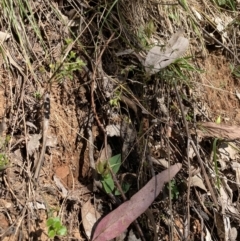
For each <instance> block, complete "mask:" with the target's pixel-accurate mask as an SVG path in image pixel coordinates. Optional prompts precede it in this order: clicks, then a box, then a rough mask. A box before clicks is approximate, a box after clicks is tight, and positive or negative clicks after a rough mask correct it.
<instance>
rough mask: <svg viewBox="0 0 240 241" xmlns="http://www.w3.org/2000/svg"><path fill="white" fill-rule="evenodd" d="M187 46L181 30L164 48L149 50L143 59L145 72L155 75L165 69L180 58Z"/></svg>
mask: <svg viewBox="0 0 240 241" xmlns="http://www.w3.org/2000/svg"><path fill="white" fill-rule="evenodd" d="M188 46H189V41H188V39H186V38H185V37H183V30H179V31H178V32H176V33H175V34H174V35H173V36H172V37H171V39H170V40H169V42H168V45H167V46H166V47H165V48H162V47H160V46H154V47H153V48H152V49H150V50H149V52H148V54H147V57H146V59H145V63H144V66H145V70H146V72H147V73H149V74H155V73H157V72H159V70H161V69H163V68H166V67H167V66H168V65H170V64H171V63H173V62H174V61H175V60H176V59H178V58H180V57H182V56H183V55H184V53H185V52H186V50H187V48H188Z"/></svg>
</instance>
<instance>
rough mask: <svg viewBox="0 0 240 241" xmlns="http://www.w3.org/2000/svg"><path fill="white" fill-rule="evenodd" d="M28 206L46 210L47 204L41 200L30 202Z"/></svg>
mask: <svg viewBox="0 0 240 241" xmlns="http://www.w3.org/2000/svg"><path fill="white" fill-rule="evenodd" d="M28 207H29V208H30V209H35V210H40V209H42V210H46V206H45V204H44V203H40V202H29V203H28Z"/></svg>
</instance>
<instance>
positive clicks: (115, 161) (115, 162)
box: [108, 154, 121, 174]
mask: <svg viewBox="0 0 240 241" xmlns="http://www.w3.org/2000/svg"><path fill="white" fill-rule="evenodd" d="M108 161H109V164H110V167H111V168H112V171H113V172H114V173H115V174H116V173H117V172H118V171H119V168H120V166H121V154H118V155H115V156H113V157H111V158H109V160H108Z"/></svg>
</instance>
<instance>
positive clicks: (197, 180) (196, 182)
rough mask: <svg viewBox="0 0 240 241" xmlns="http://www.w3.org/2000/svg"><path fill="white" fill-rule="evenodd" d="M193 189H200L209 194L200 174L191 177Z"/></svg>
mask: <svg viewBox="0 0 240 241" xmlns="http://www.w3.org/2000/svg"><path fill="white" fill-rule="evenodd" d="M190 185H191V187H199V188H201V189H202V190H204V191H205V192H207V188H206V187H205V185H204V183H203V180H202V178H201V177H200V174H198V175H195V176H193V177H191V184H190Z"/></svg>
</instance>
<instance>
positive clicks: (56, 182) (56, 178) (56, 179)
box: [53, 175, 68, 198]
mask: <svg viewBox="0 0 240 241" xmlns="http://www.w3.org/2000/svg"><path fill="white" fill-rule="evenodd" d="M53 181H54V182H55V184H56V186H57V188H58V189H59V190H60V191H61V194H62V197H63V198H66V197H67V195H68V190H67V189H66V188H65V187H64V186H63V184H62V182H61V181H60V179H59V178H58V177H57V176H56V175H54V176H53Z"/></svg>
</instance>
